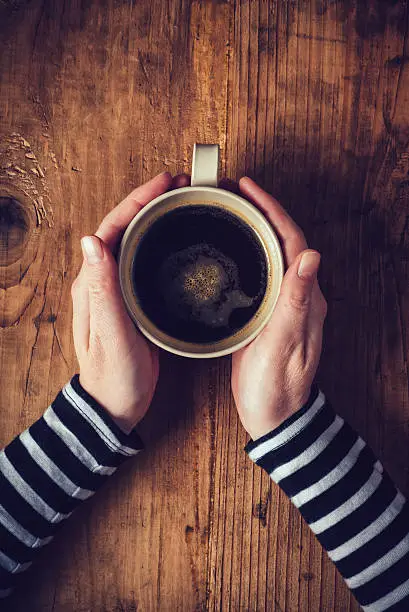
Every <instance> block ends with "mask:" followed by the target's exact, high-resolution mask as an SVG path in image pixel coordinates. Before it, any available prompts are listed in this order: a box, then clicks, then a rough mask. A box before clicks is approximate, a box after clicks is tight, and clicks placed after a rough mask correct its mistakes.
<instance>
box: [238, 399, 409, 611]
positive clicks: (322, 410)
mask: <svg viewBox="0 0 409 612" xmlns="http://www.w3.org/2000/svg"><path fill="white" fill-rule="evenodd" d="M246 451H247V452H248V454H249V456H250V458H251V459H252V460H253V461H254V462H255V463H257V464H258V465H260V466H261V467H262V468H263V469H265V470H266V471H267V472H268V474H269V475H270V477H271V478H272V479H273V480H274V481H275V482H276V483H278V484H279V485H280V487H281V488H282V489H283V490H284V492H285V493H286V494H287V495H288V496H289V497H290V499H291V501H292V502H293V504H294V505H295V506H296V507H297V508H298V509H299V510H300V512H301V514H302V515H303V517H304V519H305V520H306V522H307V523H308V525H309V527H310V528H311V530H312V531H313V532H314V533H315V534H316V535H317V537H318V539H319V541H320V542H321V544H322V545H323V547H324V548H325V549H326V550H327V552H328V555H329V557H330V558H331V559H332V560H333V561H334V563H335V564H336V566H337V568H338V570H339V571H340V573H341V574H342V576H343V577H344V579H345V581H346V583H347V585H348V586H349V587H350V588H351V590H352V592H353V593H354V595H355V597H356V599H357V600H358V602H359V603H360V604H361V606H362V607H363V609H364V610H368V611H377V612H381V611H383V610H405V611H406V610H409V580H408V578H409V569H408V568H409V509H408V504H407V502H406V500H405V498H404V496H403V495H402V494H401V493H400V492H399V491H398V490H397V489H396V488H395V487H394V485H393V483H392V482H391V480H390V478H389V476H388V475H387V474H385V473H384V470H383V467H382V465H381V463H380V462H379V461H377V460H376V457H375V456H374V455H373V453H372V451H371V450H370V448H369V447H368V446H367V445H366V444H365V442H364V441H363V440H362V438H360V437H359V436H358V435H357V434H356V433H355V432H354V431H353V430H352V429H351V428H350V427H349V425H348V424H347V423H345V421H344V420H343V419H342V418H341V417H340V416H338V415H336V414H335V413H334V411H333V410H332V408H331V407H330V406H329V404H328V403H327V402H326V400H325V397H324V395H323V393H322V392H320V391H319V390H318V389H317V388H316V387H315V388H313V390H312V392H311V395H310V398H309V400H308V402H307V404H306V405H305V406H304V407H303V408H302V409H301V410H299V411H298V412H297V413H296V414H294V415H292V416H291V417H290V418H289V419H287V421H285V422H284V423H283V424H282V425H281V426H280V427H279V428H277V429H276V430H274V431H272V432H271V433H269V434H267V435H266V436H264V437H263V438H260V439H258V440H255V441H252V442H250V443H249V444H248V445H247V446H246Z"/></svg>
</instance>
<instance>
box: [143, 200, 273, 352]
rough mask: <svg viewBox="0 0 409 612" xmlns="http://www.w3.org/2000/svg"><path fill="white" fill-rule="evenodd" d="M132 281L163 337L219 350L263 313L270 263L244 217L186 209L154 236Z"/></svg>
mask: <svg viewBox="0 0 409 612" xmlns="http://www.w3.org/2000/svg"><path fill="white" fill-rule="evenodd" d="M132 278H133V290H134V292H135V295H136V297H137V299H138V301H139V304H140V307H141V309H142V310H143V311H144V313H145V315H146V316H147V317H148V318H149V319H150V320H151V321H152V322H153V323H154V324H155V325H156V326H157V327H158V328H159V329H160V330H161V331H162V332H164V333H166V334H168V335H170V336H172V337H174V338H176V339H178V340H183V341H186V342H196V343H212V342H216V341H218V340H221V339H223V338H226V337H229V336H231V335H232V334H233V333H235V332H236V331H238V330H240V329H241V328H242V327H244V325H246V323H248V322H249V321H250V320H251V319H252V318H253V316H254V315H255V314H256V312H257V310H258V308H259V306H260V304H261V302H262V299H263V297H264V294H265V291H266V287H267V261H266V256H265V253H264V249H263V246H262V244H261V242H260V240H259V238H258V236H257V234H256V233H255V232H254V231H253V230H252V228H251V227H249V226H248V225H247V224H245V223H244V222H243V221H242V220H241V219H240V217H238V216H236V215H234V214H233V213H230V212H229V211H227V210H225V209H223V208H221V207H218V206H215V205H211V204H203V205H194V206H191V205H190V206H188V205H186V206H180V207H178V208H175V209H173V210H171V211H169V212H167V213H166V214H164V215H163V217H160V218H159V219H157V220H156V221H155V222H154V223H152V225H151V226H150V227H149V228H148V229H147V231H146V232H145V234H144V235H143V236H142V238H141V240H140V242H139V243H138V245H137V248H136V252H135V254H134V258H133V270H132Z"/></svg>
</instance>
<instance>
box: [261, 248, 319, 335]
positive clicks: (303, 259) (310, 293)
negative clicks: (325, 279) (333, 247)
mask: <svg viewBox="0 0 409 612" xmlns="http://www.w3.org/2000/svg"><path fill="white" fill-rule="evenodd" d="M320 259H321V256H320V254H319V253H317V251H312V250H305V251H303V252H302V253H301V254H300V255H299V256H298V257H296V259H295V261H294V262H293V264H292V265H291V266H290V267H289V268H288V270H287V272H286V274H285V276H284V278H283V282H282V285H281V291H280V295H279V298H278V300H277V304H276V307H275V309H274V313H273V316H272V317H271V319H270V321H269V323H268V325H267V327H266V330H267V333H274V334H277V329H280V333H281V334H283V337H286V336H288V338H293V339H296V340H298V338H299V337H300V335H303V334H305V333H306V332H307V331H309V330H308V326H309V322H310V320H311V318H312V321H313V323H314V324H315V326H318V327H320V328H322V324H323V321H324V318H325V314H326V309H324V303H325V300H324V299H323V298H322V301H321V297H322V294H321V291H320V290H319V288H318V281H317V273H318V268H319V265H320ZM317 288H318V289H317ZM324 310H325V311H324Z"/></svg>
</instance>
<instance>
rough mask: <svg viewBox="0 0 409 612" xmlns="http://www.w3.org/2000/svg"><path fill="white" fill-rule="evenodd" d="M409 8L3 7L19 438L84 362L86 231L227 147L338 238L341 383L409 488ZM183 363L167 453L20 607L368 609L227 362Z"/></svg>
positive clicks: (332, 390) (152, 446)
mask: <svg viewBox="0 0 409 612" xmlns="http://www.w3.org/2000/svg"><path fill="white" fill-rule="evenodd" d="M408 19H409V13H408V2H407V1H406V0H398V1H392V0H390V1H382V0H365V1H362V2H361V1H358V0H348V1H347V0H311V1H310V2H306V1H305V0H298V1H297V0H295V1H293V0H291V1H290V0H285V1H282V2H278V1H277V0H274V1H273V0H270V1H267V0H259V1H249V0H234V1H233V0H230V1H222V0H218V1H210V0H208V1H205V0H193V1H188V0H167V1H166V2H162V1H161V0H150V1H149V2H147V1H146V2H145V1H141V2H133V1H132V2H121V1H114V0H98V1H95V2H92V3H87V2H78V1H77V0H66V1H65V2H63V3H60V2H53V1H51V0H41V1H40V0H31V2H24V0H21V1H20V0H13V1H11V0H2V1H0V35H1V36H0V198H1V199H0V241H1V242H0V368H1V396H0V397H1V400H0V401H1V408H0V410H1V428H0V443H6V442H7V441H9V440H10V439H11V438H12V437H13V436H14V435H16V434H17V433H19V432H20V431H21V430H22V429H23V428H24V427H26V426H28V425H29V424H30V423H31V422H32V421H33V420H34V419H35V418H37V417H38V416H39V415H40V414H41V412H42V410H43V409H44V407H45V406H46V405H47V403H48V402H49V401H50V400H51V399H52V398H53V396H54V395H55V393H56V392H57V391H58V389H59V388H60V387H61V385H62V384H63V383H64V382H65V381H66V380H67V379H68V377H69V376H70V375H71V374H72V373H73V372H74V371H75V370H76V367H77V366H76V361H75V354H74V350H73V344H72V339H71V329H70V328H71V306H70V286H71V283H72V281H73V279H74V277H75V275H76V273H77V271H78V269H79V266H80V261H81V255H80V249H79V239H80V237H81V235H83V234H84V233H86V232H92V231H93V230H94V229H95V227H96V226H97V224H98V222H99V220H100V219H101V218H102V217H103V215H104V214H105V213H106V212H107V211H108V210H109V209H110V208H111V207H112V206H113V205H114V204H115V203H116V202H117V201H119V199H120V198H122V197H123V196H124V195H125V194H126V193H127V192H129V191H130V189H131V188H132V187H134V186H135V185H137V184H138V183H140V182H141V181H144V180H145V179H147V178H148V177H150V176H151V175H153V174H154V173H156V172H159V171H162V170H170V171H171V172H172V173H176V172H179V171H182V170H184V171H188V170H189V160H190V156H191V150H192V145H193V143H194V142H195V141H199V142H209V143H210V142H219V143H220V145H221V148H222V170H223V173H224V174H226V175H228V176H229V177H230V178H233V179H238V178H239V177H240V176H242V175H243V174H245V173H247V174H250V175H251V176H253V177H254V178H256V179H257V180H258V181H259V182H260V183H261V184H262V185H263V186H264V187H265V188H267V189H268V190H270V191H272V192H273V193H274V195H275V196H276V197H278V198H280V199H281V201H282V202H283V204H284V205H285V206H286V207H287V208H288V210H289V211H290V212H291V214H292V215H293V216H294V217H295V219H296V220H297V221H298V223H299V224H300V225H301V226H302V227H303V228H304V230H305V233H306V235H307V237H308V240H309V242H310V244H311V246H313V247H315V248H318V249H319V250H320V251H321V252H322V254H323V264H322V275H321V280H322V287H323V290H324V293H325V294H326V297H327V299H328V302H329V316H328V320H327V325H326V335H325V347H324V353H323V358H322V362H321V369H320V377H319V378H320V383H321V385H322V387H323V389H324V390H325V391H326V393H327V395H328V396H329V397H330V398H332V400H333V404H334V406H335V408H336V409H337V410H338V411H339V412H340V413H341V414H342V415H343V416H346V417H347V418H348V419H349V420H350V421H351V423H352V424H353V425H354V426H355V427H356V428H358V430H359V431H360V433H361V434H362V435H363V436H365V437H366V439H367V440H368V441H369V442H370V443H371V445H372V446H373V448H374V450H375V451H376V452H377V453H378V454H379V455H380V456H381V458H382V460H383V461H384V464H385V465H386V467H387V468H388V469H389V471H390V472H391V474H392V475H393V477H394V478H395V480H396V482H397V483H398V484H399V485H400V487H401V488H402V489H403V490H404V491H406V492H407V493H408V492H409V471H408V466H409V450H408V449H409V445H408V423H409V398H408V371H407V357H408V341H409V338H408V330H409V327H408V315H407V313H408V312H409V290H408V286H409V285H408V280H409V243H408V204H409V37H408ZM16 202H17V203H16ZM161 366H162V376H161V381H160V385H159V389H158V393H157V397H156V398H155V402H154V406H153V407H152V410H151V411H150V413H149V415H148V417H147V419H146V422H145V423H144V424H143V433H144V438H145V441H146V445H147V449H148V450H147V452H146V453H145V454H144V456H142V457H140V458H138V460H137V461H134V462H132V463H130V464H128V465H126V466H125V467H124V468H123V469H121V471H120V473H119V474H118V475H117V477H115V478H113V479H112V481H111V482H110V483H109V484H108V485H107V487H106V488H105V489H104V490H103V491H100V492H99V493H98V494H97V495H96V496H95V498H94V499H93V500H92V501H91V502H90V503H87V504H85V505H84V506H83V507H82V508H81V509H80V510H79V511H78V513H77V514H76V516H75V518H73V519H72V520H71V522H70V523H68V524H67V525H66V526H65V527H64V528H63V530H62V533H61V534H60V536H59V538H57V540H56V541H55V542H54V543H53V544H52V545H51V546H50V547H49V549H48V550H47V551H45V552H44V553H43V555H42V558H41V560H40V562H39V564H38V565H37V569H36V570H34V571H32V573H31V576H30V577H29V578H28V580H27V582H26V587H25V588H24V590H23V591H22V592H21V593H19V594H18V595H16V596H15V597H14V598H13V600H12V602H11V603H10V609H12V610H15V611H19V610H27V609H30V610H32V611H41V612H47V611H50V612H51V611H52V610H54V611H59V612H60V611H62V612H68V611H70V612H71V611H72V610H75V611H84V612H85V611H88V610H93V611H94V610H95V611H102V610H104V611H107V612H108V611H109V612H111V611H112V612H113V611H115V612H117V611H118V612H119V611H126V612H131V611H135V610H172V611H174V610H183V611H184V610H234V611H235V610H275V611H277V612H281V611H284V610H286V611H294V612H296V611H298V610H302V611H303V612H304V611H307V610H311V611H315V610H325V611H339V612H341V611H342V612H344V611H345V610H358V606H357V604H356V603H355V602H354V600H353V598H352V596H351V595H350V594H349V592H348V590H347V589H346V587H345V585H344V584H343V582H342V579H341V578H340V577H339V575H338V574H337V572H336V570H335V568H334V567H333V565H332V564H331V562H330V561H329V560H328V559H327V558H326V556H325V553H323V552H322V550H321V547H320V546H319V544H318V543H317V541H316V540H315V538H314V537H313V536H312V535H311V534H310V532H309V530H308V528H307V527H306V525H305V524H304V523H303V521H302V519H301V518H300V516H299V514H298V513H297V511H296V510H295V509H294V508H292V507H291V505H290V503H289V502H288V500H287V499H286V498H285V496H284V495H283V494H282V493H281V492H280V491H279V489H278V488H277V487H276V486H274V485H272V484H271V483H270V481H269V479H268V478H267V476H266V475H265V474H263V473H261V471H260V470H258V469H256V468H254V467H253V465H252V464H251V463H250V462H249V461H248V459H247V458H246V456H245V455H244V453H243V450H242V449H243V446H244V444H245V443H246V441H247V437H246V434H245V433H244V431H243V429H242V428H241V426H240V424H239V422H238V419H237V415H236V412H235V409H234V405H233V402H232V398H231V394H230V383H229V372H230V361H229V359H221V360H216V361H210V362H208V361H204V362H196V361H194V362H190V361H188V360H185V359H182V358H177V357H174V356H170V355H163V356H162V362H161Z"/></svg>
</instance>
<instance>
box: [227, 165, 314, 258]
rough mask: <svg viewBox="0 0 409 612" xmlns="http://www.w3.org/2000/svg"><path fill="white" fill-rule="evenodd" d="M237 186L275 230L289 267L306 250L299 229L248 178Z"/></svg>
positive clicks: (279, 206)
mask: <svg viewBox="0 0 409 612" xmlns="http://www.w3.org/2000/svg"><path fill="white" fill-rule="evenodd" d="M239 186H240V191H241V193H242V194H243V195H244V196H245V197H246V198H247V199H248V200H250V202H252V203H253V204H254V205H255V206H256V207H257V208H258V209H259V210H260V211H261V212H262V213H264V215H265V216H266V217H267V219H268V220H269V221H270V223H271V225H272V226H273V228H274V229H275V230H276V232H277V234H278V236H279V238H280V240H281V244H282V247H283V251H284V256H285V259H286V264H287V266H290V265H291V264H292V263H293V262H294V260H295V258H296V257H297V255H298V254H299V253H301V251H303V250H304V249H306V248H307V242H306V240H305V237H304V234H303V233H302V231H301V229H300V228H299V227H298V225H297V224H296V223H295V222H294V221H293V220H292V219H291V217H290V215H289V214H288V213H287V212H286V211H285V210H284V208H283V207H282V206H281V205H280V204H279V203H278V202H277V200H276V199H275V198H273V196H271V195H270V194H268V193H266V192H265V191H264V190H263V189H261V187H259V186H258V185H257V183H255V182H254V181H253V180H252V179H250V178H249V177H248V176H245V177H244V178H242V179H240V182H239Z"/></svg>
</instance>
